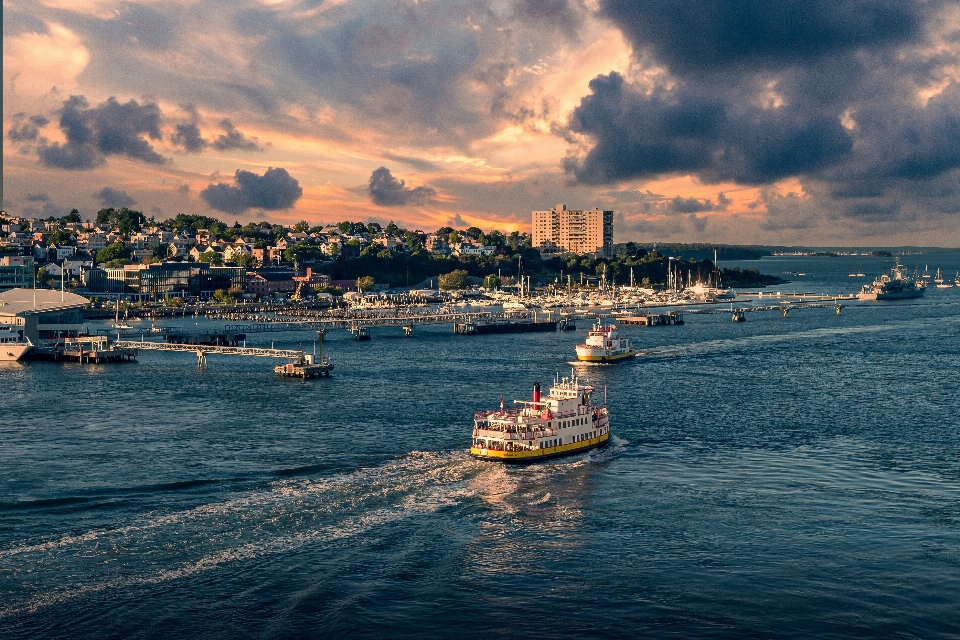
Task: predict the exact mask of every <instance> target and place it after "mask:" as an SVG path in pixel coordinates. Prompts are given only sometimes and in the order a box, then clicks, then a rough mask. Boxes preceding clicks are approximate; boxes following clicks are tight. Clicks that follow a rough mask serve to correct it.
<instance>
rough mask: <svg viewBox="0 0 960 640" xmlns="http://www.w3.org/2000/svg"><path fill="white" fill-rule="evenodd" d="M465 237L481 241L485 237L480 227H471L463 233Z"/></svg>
mask: <svg viewBox="0 0 960 640" xmlns="http://www.w3.org/2000/svg"><path fill="white" fill-rule="evenodd" d="M463 235H465V236H467V237H468V238H473V239H474V240H479V239H480V238H482V237H483V229H481V228H480V227H469V228H468V229H467V230H466V231H464V232H463Z"/></svg>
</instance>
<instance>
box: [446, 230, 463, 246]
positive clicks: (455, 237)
mask: <svg viewBox="0 0 960 640" xmlns="http://www.w3.org/2000/svg"><path fill="white" fill-rule="evenodd" d="M447 242H449V243H450V244H457V243H458V242H460V234H459V233H457V232H456V231H451V232H450V233H449V234H447Z"/></svg>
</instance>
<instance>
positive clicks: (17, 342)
mask: <svg viewBox="0 0 960 640" xmlns="http://www.w3.org/2000/svg"><path fill="white" fill-rule="evenodd" d="M31 348H33V343H32V342H30V339H29V338H27V337H26V336H24V335H23V329H17V328H16V327H14V326H11V325H0V362H14V361H16V360H19V359H20V358H22V357H23V356H24V354H26V353H27V351H29V350H30V349H31Z"/></svg>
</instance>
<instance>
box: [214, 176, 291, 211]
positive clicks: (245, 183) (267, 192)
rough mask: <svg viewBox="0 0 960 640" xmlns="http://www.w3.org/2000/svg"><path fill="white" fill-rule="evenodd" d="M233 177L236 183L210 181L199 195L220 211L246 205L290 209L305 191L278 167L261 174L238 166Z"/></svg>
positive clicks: (240, 208)
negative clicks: (214, 182) (212, 182)
mask: <svg viewBox="0 0 960 640" xmlns="http://www.w3.org/2000/svg"><path fill="white" fill-rule="evenodd" d="M234 181H235V182H236V186H233V185H228V184H225V183H223V182H220V183H217V184H209V185H207V188H206V189H204V190H203V191H201V192H200V197H201V198H203V199H204V200H205V201H206V202H207V204H208V205H210V207H211V208H213V209H217V210H218V211H224V212H226V213H242V212H243V211H246V210H247V209H266V210H271V211H274V210H278V209H289V208H290V207H292V206H293V205H294V204H295V203H296V202H297V200H299V199H300V196H302V195H303V188H302V187H301V186H300V183H299V182H298V181H297V180H296V178H294V177H292V176H291V175H290V174H289V173H287V170H286V169H282V168H279V167H278V168H276V169H274V168H272V167H271V168H269V169H267V171H266V172H265V173H264V174H263V175H262V176H258V175H257V174H255V173H253V172H252V171H244V170H241V169H238V170H237V172H236V174H235V175H234Z"/></svg>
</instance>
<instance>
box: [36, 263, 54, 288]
mask: <svg viewBox="0 0 960 640" xmlns="http://www.w3.org/2000/svg"><path fill="white" fill-rule="evenodd" d="M50 278H51V276H50V273H49V272H48V271H47V269H46V267H40V269H39V270H37V284H38V285H40V286H41V287H45V286H47V283H48V282H50Z"/></svg>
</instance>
